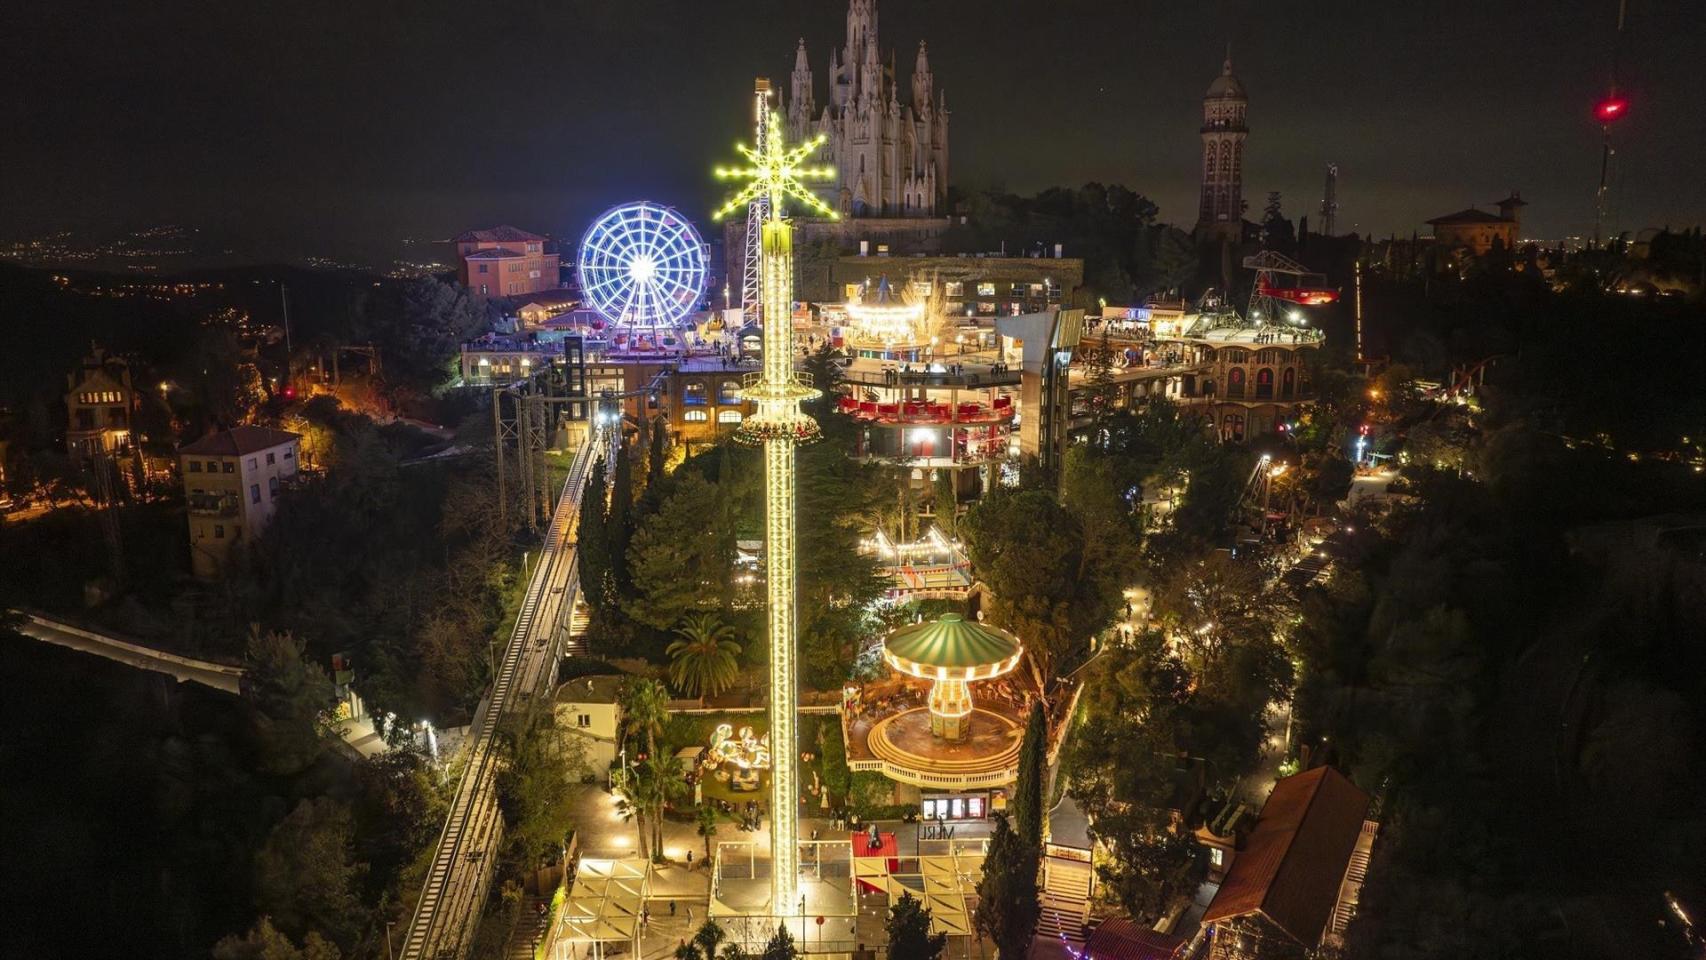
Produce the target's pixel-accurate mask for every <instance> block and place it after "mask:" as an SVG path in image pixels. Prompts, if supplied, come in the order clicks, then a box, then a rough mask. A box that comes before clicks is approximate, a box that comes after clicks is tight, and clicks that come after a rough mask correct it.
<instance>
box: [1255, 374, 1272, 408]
mask: <svg viewBox="0 0 1706 960" xmlns="http://www.w3.org/2000/svg"><path fill="white" fill-rule="evenodd" d="M1273 398H1274V371H1273V370H1272V368H1269V367H1263V368H1262V369H1260V370H1257V371H1256V399H1257V400H1272V399H1273Z"/></svg>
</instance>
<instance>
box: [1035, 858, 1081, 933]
mask: <svg viewBox="0 0 1706 960" xmlns="http://www.w3.org/2000/svg"><path fill="white" fill-rule="evenodd" d="M1091 877H1092V874H1091V872H1090V865H1089V864H1087V863H1077V862H1074V861H1067V860H1061V859H1057V858H1053V857H1051V858H1049V859H1048V860H1047V861H1046V862H1045V863H1044V865H1043V890H1042V896H1041V898H1040V899H1041V901H1042V915H1041V916H1040V917H1038V918H1037V936H1039V937H1049V938H1050V939H1054V940H1064V941H1065V942H1067V943H1070V944H1081V943H1083V942H1084V919H1085V918H1086V917H1088V916H1089V915H1090V910H1089V901H1090V881H1091Z"/></svg>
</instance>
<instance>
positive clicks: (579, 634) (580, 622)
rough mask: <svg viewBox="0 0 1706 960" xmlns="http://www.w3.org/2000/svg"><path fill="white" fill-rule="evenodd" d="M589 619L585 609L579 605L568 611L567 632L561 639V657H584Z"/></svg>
mask: <svg viewBox="0 0 1706 960" xmlns="http://www.w3.org/2000/svg"><path fill="white" fill-rule="evenodd" d="M589 619H590V616H589V613H588V611H587V609H586V608H585V607H584V606H582V605H581V604H578V603H577V604H575V605H574V608H573V609H572V610H570V611H569V622H568V632H569V635H568V636H567V637H565V638H564V639H563V656H565V657H584V656H586V655H587V651H586V625H587V621H588V620H589Z"/></svg>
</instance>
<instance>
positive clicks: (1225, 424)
mask: <svg viewBox="0 0 1706 960" xmlns="http://www.w3.org/2000/svg"><path fill="white" fill-rule="evenodd" d="M1220 439H1222V440H1232V441H1240V440H1243V439H1244V415H1243V414H1241V413H1229V414H1227V415H1226V416H1224V417H1222V418H1221V419H1220Z"/></svg>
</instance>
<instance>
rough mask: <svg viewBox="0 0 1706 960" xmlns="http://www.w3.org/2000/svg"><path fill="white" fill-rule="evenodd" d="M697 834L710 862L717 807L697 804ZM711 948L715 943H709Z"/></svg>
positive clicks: (706, 860) (715, 833) (706, 858)
mask: <svg viewBox="0 0 1706 960" xmlns="http://www.w3.org/2000/svg"><path fill="white" fill-rule="evenodd" d="M698 831H699V835H700V836H701V837H704V838H705V862H706V863H707V864H708V863H710V862H711V838H712V837H714V836H716V835H717V808H716V807H713V806H711V805H710V804H709V803H701V804H700V805H699V826H698ZM711 947H712V948H715V947H716V944H714V943H713V944H711Z"/></svg>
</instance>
